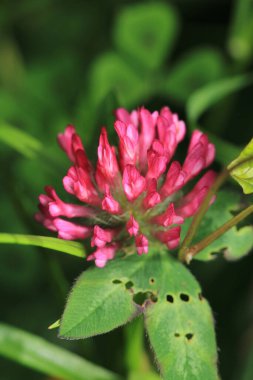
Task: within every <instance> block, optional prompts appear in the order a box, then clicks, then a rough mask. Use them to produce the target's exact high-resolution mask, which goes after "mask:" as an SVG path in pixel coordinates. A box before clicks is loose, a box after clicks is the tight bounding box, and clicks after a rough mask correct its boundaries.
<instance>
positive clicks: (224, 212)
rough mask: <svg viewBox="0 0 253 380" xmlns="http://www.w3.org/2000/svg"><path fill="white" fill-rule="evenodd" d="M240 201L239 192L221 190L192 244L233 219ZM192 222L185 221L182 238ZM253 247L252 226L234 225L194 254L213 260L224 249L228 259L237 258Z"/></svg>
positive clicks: (202, 258)
mask: <svg viewBox="0 0 253 380" xmlns="http://www.w3.org/2000/svg"><path fill="white" fill-rule="evenodd" d="M239 202H240V196H239V195H238V194H237V193H234V192H231V191H220V192H219V193H218V194H217V198H216V200H215V202H214V203H213V204H212V206H210V208H209V210H208V211H207V213H206V215H205V216H204V218H203V220H202V222H201V224H200V226H199V229H198V232H197V234H196V236H195V237H194V239H193V242H192V244H195V243H198V242H199V241H200V240H202V239H203V238H205V237H206V236H208V235H209V234H210V233H211V232H213V231H215V230H216V229H217V228H218V227H220V226H221V225H222V224H224V223H225V222H227V221H228V220H229V219H231V218H232V216H233V215H232V213H231V212H232V211H236V210H238V208H239ZM190 223H191V220H190V219H188V220H186V221H185V223H184V225H183V228H182V239H183V238H184V236H185V234H186V232H187V229H188V228H189V225H190ZM252 247H253V228H252V226H244V227H241V228H240V229H238V228H237V227H232V228H231V229H230V230H228V231H227V232H226V233H225V234H224V235H222V236H221V237H220V238H219V239H217V240H215V241H214V242H213V243H212V244H210V245H209V246H208V247H206V248H204V249H203V250H202V251H201V252H200V253H198V254H197V255H196V256H194V259H196V260H203V261H207V260H211V259H214V258H215V257H216V256H217V253H219V252H221V251H223V252H224V256H225V258H226V259H228V260H236V259H239V258H241V257H243V256H245V255H246V254H247V253H248V252H250V250H251V249H252Z"/></svg>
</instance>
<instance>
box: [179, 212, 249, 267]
mask: <svg viewBox="0 0 253 380" xmlns="http://www.w3.org/2000/svg"><path fill="white" fill-rule="evenodd" d="M251 213H253V205H251V206H249V207H247V208H246V209H245V210H243V211H242V212H240V213H239V214H238V215H236V216H234V217H233V218H231V219H230V220H229V221H228V222H226V223H224V224H223V225H222V226H221V227H219V228H218V229H217V230H216V231H214V232H213V233H211V234H210V235H208V236H207V237H206V238H204V239H202V240H201V241H200V242H199V243H197V244H195V245H193V246H192V247H190V248H188V249H187V251H186V257H185V260H186V262H190V261H191V259H192V257H193V256H195V255H197V253H199V252H200V251H202V250H203V249H204V248H206V247H207V246H208V245H210V244H212V243H213V242H214V241H215V240H216V239H218V238H219V237H220V236H221V235H223V234H224V233H225V232H227V231H228V230H229V229H230V228H232V227H234V226H235V225H236V224H238V223H240V222H241V221H242V220H243V219H245V218H246V217H247V216H249V215H250V214H251Z"/></svg>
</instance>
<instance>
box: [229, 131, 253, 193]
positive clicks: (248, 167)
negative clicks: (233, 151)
mask: <svg viewBox="0 0 253 380" xmlns="http://www.w3.org/2000/svg"><path fill="white" fill-rule="evenodd" d="M245 160H246V162H245ZM247 160H248V161H247ZM240 162H244V163H242V164H241V165H240V166H238V167H236V168H235V169H234V170H232V171H231V176H232V177H233V178H234V179H235V180H236V181H237V182H238V183H239V184H240V185H241V186H242V188H243V192H244V194H252V193H253V138H252V140H251V141H250V142H249V144H248V145H247V146H246V147H245V148H244V149H243V151H242V152H241V153H240V155H239V157H238V158H237V159H236V160H234V161H232V162H231V164H230V165H229V166H228V169H231V168H232V167H233V166H234V165H237V164H239V163H240Z"/></svg>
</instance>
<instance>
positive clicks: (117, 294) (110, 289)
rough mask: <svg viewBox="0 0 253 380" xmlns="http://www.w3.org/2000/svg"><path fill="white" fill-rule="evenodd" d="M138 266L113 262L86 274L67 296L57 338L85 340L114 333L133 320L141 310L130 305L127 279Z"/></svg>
mask: <svg viewBox="0 0 253 380" xmlns="http://www.w3.org/2000/svg"><path fill="white" fill-rule="evenodd" d="M140 265H142V262H141V261H138V262H136V261H135V260H131V259H128V260H113V261H112V262H110V263H108V264H107V266H106V267H105V268H103V269H100V268H92V269H90V270H87V271H85V272H84V273H83V274H82V275H81V276H80V277H79V279H78V280H77V282H76V284H75V285H74V287H73V289H72V291H71V293H70V296H69V299H68V302H67V305H66V308H65V310H64V313H63V317H62V320H61V327H60V336H61V337H64V338H87V337H90V336H93V335H97V334H102V333H105V332H108V331H110V330H113V329H114V328H116V327H118V326H121V325H123V324H125V323H127V322H128V321H130V320H131V319H132V318H133V317H134V316H136V315H137V314H138V313H139V312H140V310H138V307H137V306H136V305H135V304H134V303H133V302H132V293H131V291H130V290H129V289H128V287H127V286H126V283H127V282H128V281H127V278H126V276H127V275H129V274H131V275H133V274H134V272H136V271H138V269H139V267H140ZM122 277H125V280H124V281H123V280H122ZM119 278H120V279H121V280H120V281H119V282H118V279H119Z"/></svg>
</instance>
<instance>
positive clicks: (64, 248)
mask: <svg viewBox="0 0 253 380" xmlns="http://www.w3.org/2000/svg"><path fill="white" fill-rule="evenodd" d="M0 244H18V245H19V244H20V245H30V246H36V247H41V248H47V249H52V250H54V251H59V252H64V253H68V254H69V255H73V256H77V257H84V256H85V251H84V247H83V245H82V244H80V243H77V242H76V241H67V240H61V239H57V238H52V237H48V236H32V235H19V234H7V233H0Z"/></svg>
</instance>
